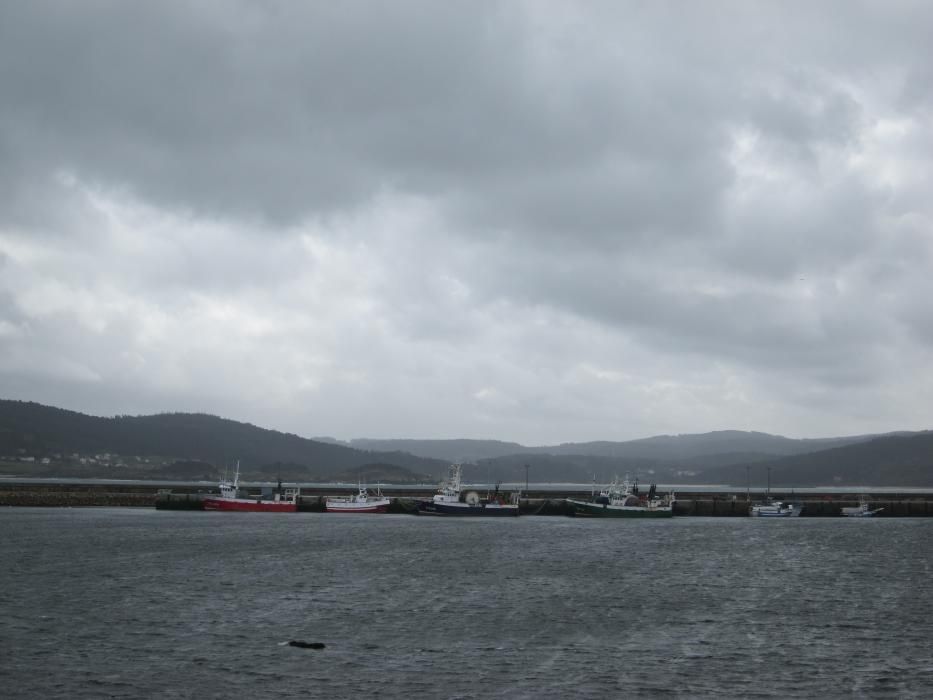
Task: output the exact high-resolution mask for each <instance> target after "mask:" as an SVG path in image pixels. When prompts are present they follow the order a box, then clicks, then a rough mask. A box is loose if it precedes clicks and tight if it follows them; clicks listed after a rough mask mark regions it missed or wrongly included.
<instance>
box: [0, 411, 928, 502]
mask: <svg viewBox="0 0 933 700" xmlns="http://www.w3.org/2000/svg"><path fill="white" fill-rule="evenodd" d="M361 448H365V449H361ZM101 453H103V454H101ZM111 453H112V454H111ZM236 461H239V462H240V464H241V469H242V474H243V476H244V477H246V478H261V479H266V480H268V479H274V478H283V479H289V480H306V481H313V480H326V479H328V478H331V477H335V478H336V477H339V478H340V479H341V480H351V481H353V480H356V478H364V479H367V480H369V481H370V482H371V481H372V480H374V479H375V480H383V481H386V482H408V483H413V482H423V481H425V480H433V479H438V478H440V477H441V476H443V474H444V473H445V471H446V468H447V465H448V463H450V462H461V463H463V464H464V479H465V480H466V481H468V482H494V481H497V480H503V481H511V482H522V481H524V479H525V478H526V477H527V478H529V480H530V481H531V482H564V483H566V482H575V483H582V482H589V481H591V480H593V479H594V478H595V479H596V480H597V481H600V482H604V481H608V480H609V479H610V478H611V477H612V476H613V475H616V474H619V475H622V474H631V475H633V476H638V477H639V478H640V479H641V480H642V481H647V480H650V481H655V482H658V483H663V484H700V483H706V484H713V483H717V484H732V485H734V486H743V485H745V483H746V480H748V481H750V482H751V483H752V484H756V483H757V484H759V485H763V483H764V480H765V476H764V475H765V473H766V469H767V467H770V468H771V477H772V484H774V485H775V486H778V485H789V486H794V485H797V486H808V485H812V486H818V485H842V484H865V485H878V486H882V485H917V486H925V485H933V433H929V432H921V433H907V432H902V433H890V434H887V435H883V436H877V435H874V436H873V435H858V436H850V437H838V438H821V439H805V440H797V439H792V438H786V437H782V436H778V435H770V434H768V433H760V432H749V431H737V430H723V431H716V432H710V433H701V434H686V435H659V436H654V437H650V438H643V439H639V440H630V441H626V442H612V441H595V442H584V443H564V444H561V445H554V446H535V447H526V446H524V445H521V444H519V443H515V442H505V441H498V440H468V439H453V440H414V439H390V440H377V439H372V438H368V439H366V438H360V439H357V440H351V441H350V442H349V443H346V442H341V441H338V440H335V439H334V438H322V439H319V440H312V439H308V438H303V437H300V436H298V435H293V434H289V433H282V432H278V431H275V430H267V429H264V428H259V427H257V426H254V425H250V424H248V423H241V422H237V421H233V420H228V419H224V418H219V417H217V416H211V415H206V414H195V413H164V414H158V415H152V416H116V417H113V418H103V417H95V416H88V415H85V414H82V413H77V412H74V411H67V410H64V409H59V408H53V407H49V406H43V405H41V404H37V403H32V402H24V401H9V400H0V465H2V467H3V470H4V472H5V473H8V474H26V473H28V474H31V475H40V476H87V477H91V476H93V477H101V478H166V477H175V476H184V475H190V477H191V478H192V479H201V478H214V477H215V476H217V474H218V473H219V472H220V471H221V470H222V469H223V468H224V467H225V466H226V467H232V465H233V464H234V463H235V462H236ZM212 470H213V471H212Z"/></svg>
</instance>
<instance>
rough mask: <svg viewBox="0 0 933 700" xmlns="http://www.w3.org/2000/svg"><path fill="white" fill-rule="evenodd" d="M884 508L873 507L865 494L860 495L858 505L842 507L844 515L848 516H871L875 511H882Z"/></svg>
mask: <svg viewBox="0 0 933 700" xmlns="http://www.w3.org/2000/svg"><path fill="white" fill-rule="evenodd" d="M883 510H884V508H874V509H873V508H872V507H871V506H870V505H869V503H868V501H867V500H866V499H865V496H859V499H858V505H857V506H846V507H843V508H842V516H843V517H846V518H871V517H872V516H874V514H875V513H880V512H881V511H883Z"/></svg>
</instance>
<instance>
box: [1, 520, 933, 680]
mask: <svg viewBox="0 0 933 700" xmlns="http://www.w3.org/2000/svg"><path fill="white" fill-rule="evenodd" d="M931 541H933V519H906V518H888V519H848V518H838V519H828V518H820V519H816V518H814V519H807V518H795V519H786V520H758V519H746V518H720V519H714V518H710V519H706V518H673V519H670V520H644V521H640V520H614V519H606V520H604V519H598V520H586V519H572V518H563V517H521V518H515V519H492V520H483V519H473V518H470V519H463V520H459V519H445V518H428V517H416V516H406V515H346V514H340V515H334V514H316V513H298V514H267V513H206V512H179V511H156V510H150V509H11V508H8V509H3V510H2V511H0V553H2V562H3V564H2V566H0V696H3V697H10V698H20V697H22V698H55V697H60V698H76V697H87V698H99V697H117V698H122V697H125V698H139V697H146V698H150V697H151V698H194V697H197V698H236V697H273V696H275V697H329V698H337V697H340V698H342V697H372V696H376V695H378V696H380V697H388V698H407V697H410V696H422V697H430V698H495V697H509V698H568V697H578V698H597V697H598V698H605V697H607V696H608V697H669V696H675V697H678V696H679V697H713V696H732V697H769V696H785V697H787V696H790V697H842V696H851V695H855V696H864V697H892V698H894V697H897V698H900V697H930V696H933V623H931V621H930V615H931V612H933V583H931V573H933V572H931V559H933V555H931V550H933V547H931V544H930V543H931ZM289 641H303V642H320V643H323V644H324V645H325V647H324V648H323V649H302V648H297V647H293V646H289V645H288V642H289Z"/></svg>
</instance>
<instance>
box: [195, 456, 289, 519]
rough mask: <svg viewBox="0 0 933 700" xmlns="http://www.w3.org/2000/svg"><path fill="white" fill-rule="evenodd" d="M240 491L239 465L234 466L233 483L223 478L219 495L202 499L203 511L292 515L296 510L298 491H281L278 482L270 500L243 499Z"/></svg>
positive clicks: (260, 498)
mask: <svg viewBox="0 0 933 700" xmlns="http://www.w3.org/2000/svg"><path fill="white" fill-rule="evenodd" d="M239 490H240V463H239V462H237V464H236V475H235V476H234V477H233V481H230V480H229V479H226V478H224V479H223V480H222V481H221V482H220V495H219V496H208V497H207V498H205V499H204V510H236V511H251V512H264V513H294V512H295V511H297V510H298V496H299V491H300V489H297V488H287V489H285V490H284V491H283V490H282V482H281V481H280V482H279V484H278V487H277V488H276V489H275V493H273V494H272V498H271V499H269V498H263V497H262V496H246V497H243V496H241V495H240V493H239Z"/></svg>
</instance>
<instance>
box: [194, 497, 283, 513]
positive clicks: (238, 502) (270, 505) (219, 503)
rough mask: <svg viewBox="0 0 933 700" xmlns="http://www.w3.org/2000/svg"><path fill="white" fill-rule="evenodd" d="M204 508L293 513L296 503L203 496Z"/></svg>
mask: <svg viewBox="0 0 933 700" xmlns="http://www.w3.org/2000/svg"><path fill="white" fill-rule="evenodd" d="M204 510H226V511H238V512H249V513H294V512H296V511H297V510H298V504H297V503H289V502H286V501H262V500H257V499H249V498H205V499H204Z"/></svg>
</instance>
